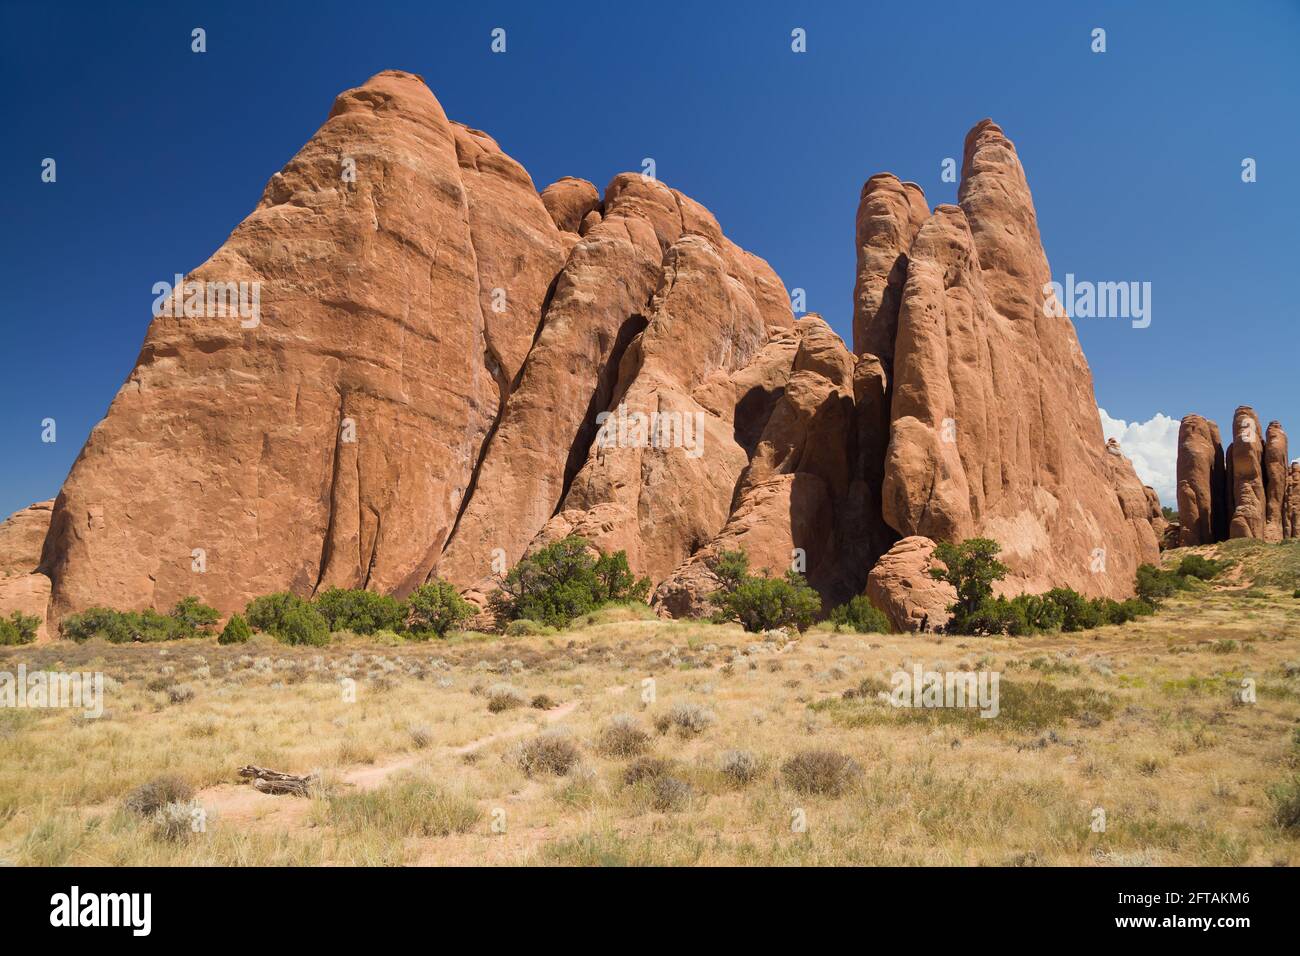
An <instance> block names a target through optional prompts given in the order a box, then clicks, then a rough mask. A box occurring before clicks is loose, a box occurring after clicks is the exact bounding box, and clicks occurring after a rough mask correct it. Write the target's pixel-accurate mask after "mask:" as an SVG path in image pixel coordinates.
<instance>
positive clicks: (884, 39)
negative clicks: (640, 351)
mask: <svg viewBox="0 0 1300 956" xmlns="http://www.w3.org/2000/svg"><path fill="white" fill-rule="evenodd" d="M194 27H202V28H204V29H205V30H206V31H207V43H208V52H206V53H204V54H194V53H192V52H191V51H190V31H191V30H192V29H193V28H194ZM495 27H502V28H504V29H505V30H506V38H507V52H506V53H505V54H493V53H492V52H491V51H490V46H489V45H490V34H491V31H492V30H493V28H495ZM796 27H799V28H803V29H804V30H806V32H807V52H806V53H804V54H796V53H793V52H792V51H791V48H790V33H791V30H793V29H794V28H796ZM1096 27H1101V28H1103V29H1105V30H1106V45H1107V50H1106V52H1105V53H1101V54H1098V53H1093V52H1092V51H1091V44H1092V38H1091V33H1092V31H1093V29H1094V28H1096ZM1297 51H1300V3H1297V2H1295V0H1258V2H1251V3H1240V4H1223V3H1218V2H1214V3H1211V2H1205V0H1181V2H1151V0H1147V2H1141V3H1134V2H1132V0H1126V2H1117V3H1098V2H1093V3H1083V2H1062V0H1054V2H1050V3H1045V2H1041V0H1037V2H1009V3H998V4H972V3H969V2H949V0H938V2H929V3H926V4H924V5H916V4H903V3H897V2H894V3H873V2H867V0H858V2H851V3H850V2H843V3H840V2H834V3H807V4H794V3H746V4H743V5H742V4H734V5H733V4H707V5H706V4H701V3H695V4H690V3H682V4H674V3H656V4H650V5H644V4H610V3H603V4H598V3H578V2H570V3H564V4H556V5H547V4H542V3H539V2H531V3H499V4H493V3H475V4H472V5H470V4H458V5H455V6H452V5H444V4H439V3H430V2H420V3H409V4H405V3H381V2H372V3H367V4H359V3H354V2H347V3H330V2H313V3H301V4H299V3H275V4H272V3H266V2H262V3H240V2H222V3H183V2H182V3H166V4H153V3H118V4H111V5H107V4H103V5H101V4H96V5H94V6H86V7H81V6H77V5H74V4H65V3H57V2H53V3H51V2H45V3H30V4H26V3H21V4H13V3H8V2H6V3H4V4H3V6H2V7H0V82H2V84H3V89H4V90H5V91H6V95H5V97H4V101H3V105H2V106H0V121H2V127H0V128H3V129H4V130H5V131H6V135H5V147H4V149H3V150H0V168H2V170H3V176H4V183H5V186H6V188H5V189H4V190H0V212H2V213H3V222H4V224H5V228H4V229H3V230H0V262H3V263H4V279H5V295H4V296H3V297H0V310H2V311H0V342H2V343H3V354H4V356H5V359H6V361H5V362H4V375H3V376H0V407H2V408H3V414H2V415H0V460H3V461H4V462H5V467H4V469H3V470H0V513H2V514H7V513H8V512H10V511H13V510H15V509H17V508H19V507H22V506H23V505H26V504H28V503H29V502H31V501H35V500H39V499H42V498H47V497H51V496H53V495H54V494H55V493H56V492H57V490H58V487H59V485H60V484H61V482H62V480H63V478H64V476H65V475H66V473H67V470H68V468H69V466H70V465H71V463H72V461H73V459H74V458H75V457H76V455H77V452H78V451H79V450H80V448H81V445H82V443H83V442H84V441H85V438H86V436H87V434H88V433H89V431H90V429H91V428H92V427H93V426H94V424H95V423H96V422H97V421H98V420H99V419H100V418H101V417H102V416H103V414H104V412H105V411H106V409H107V408H108V404H109V402H110V401H111V400H112V397H113V395H114V393H115V392H116V390H117V389H118V387H119V386H120V385H121V384H122V382H123V381H124V380H125V378H126V375H127V374H128V372H129V371H130V369H131V366H132V364H133V362H134V360H135V357H136V354H137V352H138V350H139V346H140V343H141V340H142V338H143V335H144V332H145V328H146V326H147V324H148V321H149V315H150V304H151V302H152V300H153V295H152V293H151V287H152V285H153V284H154V283H155V282H157V281H160V280H166V279H170V277H171V276H172V275H173V274H174V273H176V272H182V273H183V272H187V271H188V270H190V269H192V268H193V267H195V266H196V265H198V264H199V263H201V262H202V261H203V260H204V259H206V258H207V257H208V256H209V255H210V254H211V253H212V251H213V250H214V249H215V248H216V247H217V246H219V245H220V244H221V242H222V241H223V240H224V239H225V238H226V236H227V235H228V234H229V233H230V231H231V230H232V229H233V228H234V227H235V225H236V224H237V223H238V222H239V221H240V220H241V219H242V218H243V217H244V216H245V215H246V214H247V213H248V211H249V210H251V209H252V207H253V205H254V204H255V203H256V201H257V199H258V197H259V195H260V194H261V191H262V187H263V186H264V184H265V183H266V181H267V179H269V178H270V176H271V174H272V173H274V172H275V171H276V170H278V169H279V168H280V167H281V166H282V165H284V163H285V162H286V161H287V160H288V159H289V158H290V157H291V156H292V155H293V154H294V153H295V152H296V151H297V150H298V148H299V147H300V146H301V145H302V144H303V143H304V142H305V141H306V140H307V139H308V138H309V137H310V136H311V134H312V133H313V132H314V131H315V130H316V129H317V128H318V127H319V126H320V124H321V123H322V122H324V119H325V116H326V114H327V112H328V110H329V107H330V104H331V102H332V101H333V98H334V96H335V95H336V94H337V93H338V92H340V91H342V90H344V89H347V88H349V87H352V86H356V85H358V84H360V83H362V82H363V81H364V80H365V79H366V78H367V77H369V76H370V75H372V74H373V73H376V72H378V71H379V70H382V69H386V68H401V69H406V70H411V71H413V72H416V73H419V74H421V75H422V76H423V77H424V78H425V79H426V81H427V82H428V83H429V85H430V87H431V88H432V89H433V91H434V93H435V94H436V95H437V96H438V98H439V100H440V101H441V102H442V104H443V107H444V108H445V109H446V111H447V113H448V115H450V116H451V117H453V118H454V119H458V120H460V121H462V122H465V123H468V124H470V125H472V126H475V127H478V128H481V129H484V130H486V131H488V132H489V133H491V134H492V135H493V136H494V137H495V138H496V139H497V140H498V141H499V142H500V143H501V145H502V147H503V148H504V149H505V150H506V151H507V152H509V153H510V154H511V155H513V156H514V157H515V158H516V159H518V160H519V161H520V162H522V163H523V164H524V165H525V166H526V167H527V168H528V170H529V171H530V173H531V174H532V176H533V179H534V182H535V183H536V184H537V185H538V187H539V188H540V187H542V186H545V185H546V184H547V183H549V182H551V181H553V180H555V179H557V178H559V177H560V176H564V175H572V176H582V177H585V178H587V179H591V180H593V181H594V182H596V183H597V185H599V186H601V187H602V188H603V186H604V185H605V184H606V183H607V182H608V181H609V179H610V178H611V177H612V176H613V175H614V174H615V173H617V172H619V171H622V170H629V169H630V170H639V169H640V168H641V161H642V159H643V158H645V157H653V158H654V159H655V161H656V165H657V173H658V176H659V178H660V179H661V180H663V181H665V182H667V183H668V184H669V185H671V186H674V187H677V188H680V189H682V190H683V191H684V192H686V193H687V194H689V195H690V196H692V197H694V198H695V199H697V200H699V201H700V202H702V203H704V204H705V205H706V206H708V207H709V208H710V209H711V210H713V212H714V213H715V214H716V215H717V216H718V219H719V220H720V221H721V223H722V225H723V227H724V229H725V230H726V231H727V233H728V235H730V236H731V237H732V238H733V239H734V240H736V241H737V242H738V243H740V244H741V245H743V246H745V247H746V248H748V249H751V250H753V251H754V252H756V253H758V254H759V255H761V256H763V257H765V258H766V259H768V260H769V261H770V262H771V263H772V265H773V266H774V267H775V268H776V270H777V272H778V273H779V274H780V275H781V277H782V278H783V279H784V281H785V283H786V285H787V286H788V287H791V288H793V287H801V288H804V289H805V290H807V296H808V308H809V309H810V310H814V311H819V312H821V313H822V314H823V315H824V316H825V317H826V318H827V320H828V321H830V323H831V324H832V325H833V326H834V327H835V328H836V329H837V330H838V331H840V333H841V334H842V335H844V336H846V338H847V337H849V334H850V322H851V308H852V305H851V302H852V299H851V296H852V289H853V277H854V276H853V273H854V249H853V220H854V211H855V208H856V204H857V198H858V192H859V189H860V188H861V185H862V182H863V181H864V180H865V179H866V178H867V177H868V176H870V175H871V174H872V173H874V172H877V171H881V170H889V171H892V172H895V173H897V174H898V175H899V176H901V177H903V178H905V179H912V180H914V181H916V182H918V183H919V184H921V186H922V187H923V188H924V189H925V192H926V195H927V197H928V198H929V200H930V202H931V205H934V204H936V203H939V202H951V201H953V200H954V199H955V195H956V187H955V185H954V184H951V183H944V182H942V181H941V178H940V176H941V169H942V163H943V160H944V159H945V158H947V157H954V158H958V159H959V158H960V155H961V146H962V139H963V137H964V135H965V133H966V130H967V129H968V128H969V127H970V126H971V125H973V124H974V123H975V122H976V121H977V120H979V119H980V118H982V117H984V116H991V117H993V118H994V119H995V120H996V121H997V122H998V123H999V124H1001V125H1002V127H1003V128H1004V129H1005V130H1006V131H1007V133H1008V135H1009V136H1011V138H1012V139H1013V140H1015V142H1016V145H1017V148H1018V150H1019V152H1020V156H1021V159H1022V161H1023V162H1024V164H1025V167H1026V171H1027V174H1028V177H1029V182H1030V186H1031V188H1032V189H1033V193H1034V199H1035V203H1036V206H1037V209H1038V216H1039V224H1040V227H1041V229H1042V232H1043V236H1044V239H1045V244H1046V247H1047V253H1048V258H1049V260H1050V261H1051V263H1052V271H1053V274H1054V275H1055V276H1057V277H1063V276H1064V274H1065V273H1067V272H1072V273H1074V274H1075V276H1077V277H1079V278H1083V279H1091V280H1094V281H1102V280H1106V281H1122V280H1136V281H1147V282H1150V283H1151V284H1152V303H1151V305H1152V316H1151V317H1152V322H1151V325H1150V327H1149V328H1145V329H1134V328H1132V327H1131V324H1130V323H1129V322H1128V321H1127V320H1122V319H1119V320H1117V319H1080V320H1079V321H1078V325H1079V332H1080V337H1081V340H1082V342H1083V346H1084V350H1085V352H1086V353H1087V355H1088V359H1089V362H1090V364H1091V366H1092V370H1093V375H1094V379H1095V384H1096V390H1097V399H1098V403H1099V404H1100V405H1101V406H1102V407H1104V408H1105V409H1106V411H1107V412H1108V413H1109V414H1110V415H1111V416H1113V417H1114V418H1115V419H1119V420H1123V421H1126V422H1147V421H1149V420H1151V419H1153V417H1154V416H1156V415H1157V413H1163V414H1165V415H1168V416H1171V417H1172V418H1173V419H1175V420H1176V419H1178V418H1179V417H1181V416H1182V415H1184V414H1186V413H1188V412H1192V411H1195V412H1199V413H1201V414H1205V415H1208V416H1210V417H1211V418H1214V419H1215V420H1217V421H1218V422H1219V424H1220V426H1221V427H1222V428H1224V429H1225V430H1226V429H1227V428H1228V425H1229V423H1230V418H1231V414H1232V410H1233V408H1235V406H1236V405H1238V404H1251V405H1254V407H1255V408H1256V410H1257V411H1258V412H1259V414H1260V416H1261V418H1263V420H1264V421H1265V422H1267V421H1268V420H1270V419H1274V418H1276V419H1280V420H1281V421H1282V422H1283V424H1284V425H1287V426H1289V427H1290V429H1291V431H1292V435H1293V442H1294V444H1295V445H1296V446H1297V451H1300V399H1298V398H1297V391H1296V388H1295V371H1296V366H1297V355H1298V350H1297V341H1298V339H1297V333H1296V331H1295V325H1296V319H1297V309H1296V306H1295V302H1294V300H1293V299H1292V298H1291V297H1290V288H1289V287H1290V283H1291V281H1292V276H1293V274H1294V271H1295V267H1296V263H1297V261H1298V260H1300V255H1298V253H1300V232H1298V231H1297V223H1300V190H1298V189H1297V183H1296V174H1297V172H1298V171H1300V122H1298V121H1297V118H1298V117H1300V53H1298V52H1297ZM46 157H53V158H55V159H56V161H57V163H58V166H57V172H58V179H57V182H55V183H53V184H49V183H42V182H41V177H40V173H41V161H42V160H43V159H44V158H46ZM1245 157H1251V158H1254V159H1255V160H1256V162H1257V169H1258V181H1257V182H1255V183H1250V184H1246V183H1243V182H1242V181H1241V162H1242V159H1243V158H1245ZM46 418H53V419H55V421H56V422H57V441H56V442H54V443H52V444H50V443H43V442H42V441H41V433H42V427H41V423H42V420H43V419H46ZM1159 424H1160V423H1159V421H1157V422H1156V426H1157V427H1152V428H1148V429H1145V430H1141V429H1140V430H1136V431H1135V430H1132V429H1130V436H1131V439H1132V444H1133V447H1132V448H1130V449H1129V450H1130V453H1131V454H1134V455H1135V457H1136V456H1137V454H1138V453H1142V454H1147V455H1150V456H1151V457H1152V459H1153V461H1154V462H1155V464H1153V465H1152V466H1151V467H1161V468H1165V469H1166V470H1171V469H1172V461H1163V460H1162V459H1161V454H1162V452H1161V449H1162V448H1163V447H1164V445H1167V444H1168V443H1169V438H1168V434H1167V431H1168V430H1167V428H1166V429H1164V430H1163V431H1162V429H1161V428H1160V427H1158V426H1159ZM1156 432H1161V433H1162V435H1163V437H1161V438H1159V439H1156V438H1152V437H1151V435H1152V434H1155V433H1156ZM1147 433H1150V434H1147ZM1144 434H1146V437H1145V438H1144V437H1143V435H1144ZM1143 442H1147V443H1148V444H1150V443H1152V442H1154V443H1155V444H1154V445H1153V446H1152V447H1145V446H1142V443H1143ZM1162 442H1163V443H1164V445H1162V444H1161V443H1162ZM1140 446H1141V447H1140ZM1166 503H1170V504H1172V502H1170V501H1167V502H1166Z"/></svg>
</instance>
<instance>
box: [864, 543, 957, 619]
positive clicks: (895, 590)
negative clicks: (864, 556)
mask: <svg viewBox="0 0 1300 956" xmlns="http://www.w3.org/2000/svg"><path fill="white" fill-rule="evenodd" d="M934 549H935V543H934V542H933V541H931V540H930V539H929V538H926V537H923V536H921V535H910V536H908V537H906V538H903V539H902V540H900V541H898V542H897V543H896V544H895V545H894V546H893V547H892V548H890V549H889V551H888V552H886V554H885V555H884V556H883V557H882V558H881V559H880V560H879V561H877V562H876V565H875V567H873V568H872V569H871V573H870V574H869V575H867V598H868V599H869V600H870V601H871V603H872V604H873V605H874V606H875V607H876V608H877V609H879V610H880V611H881V612H883V613H884V615H885V616H886V617H887V618H889V623H890V625H891V626H892V627H893V628H894V630H896V631H903V632H913V633H915V632H926V631H937V630H940V629H942V628H943V626H944V625H945V624H947V623H948V619H949V617H951V615H950V614H949V613H948V608H949V607H951V606H952V605H953V604H954V603H956V601H957V591H956V589H954V588H953V586H952V585H951V584H949V583H948V582H946V581H937V580H935V579H934V578H933V577H931V575H930V570H931V568H932V567H933V566H934V560H933V558H934Z"/></svg>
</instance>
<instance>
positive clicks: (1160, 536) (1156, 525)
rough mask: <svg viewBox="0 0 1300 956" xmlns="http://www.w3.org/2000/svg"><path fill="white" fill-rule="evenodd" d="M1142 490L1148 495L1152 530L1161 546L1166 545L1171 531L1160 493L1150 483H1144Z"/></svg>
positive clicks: (1148, 511)
mask: <svg viewBox="0 0 1300 956" xmlns="http://www.w3.org/2000/svg"><path fill="white" fill-rule="evenodd" d="M1142 490H1143V491H1144V492H1145V493H1146V496H1147V517H1148V520H1149V521H1150V522H1151V530H1152V531H1154V532H1155V535H1156V541H1157V542H1158V543H1159V545H1160V548H1161V549H1163V548H1164V547H1165V544H1164V540H1165V535H1166V534H1167V533H1168V531H1169V519H1168V518H1166V517H1165V513H1164V509H1162V508H1161V507H1160V495H1159V494H1158V493H1157V492H1156V490H1155V489H1154V488H1152V487H1151V486H1150V485H1143V486H1142Z"/></svg>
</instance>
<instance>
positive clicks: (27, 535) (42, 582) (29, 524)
mask: <svg viewBox="0 0 1300 956" xmlns="http://www.w3.org/2000/svg"><path fill="white" fill-rule="evenodd" d="M53 509H54V502H53V501H38V502H37V503H36V504H34V505H28V506H27V507H26V508H23V509H22V510H21V511H16V512H14V513H13V514H12V515H10V516H9V517H8V518H6V519H5V520H4V521H3V522H0V617H8V616H9V615H10V614H12V613H13V612H14V611H21V612H22V613H23V614H30V615H33V616H35V617H39V618H40V619H41V626H40V628H39V629H38V630H37V633H36V639H37V640H44V639H45V638H46V637H48V635H49V628H48V627H47V623H46V619H47V614H48V612H49V603H50V579H49V578H48V577H46V576H45V575H44V574H40V573H39V572H37V571H36V566H37V565H38V564H40V560H41V548H42V546H43V545H44V543H45V536H46V533H47V532H48V531H49V528H50V516H51V514H52V513H53Z"/></svg>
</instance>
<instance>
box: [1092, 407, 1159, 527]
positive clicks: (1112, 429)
mask: <svg viewBox="0 0 1300 956" xmlns="http://www.w3.org/2000/svg"><path fill="white" fill-rule="evenodd" d="M1097 411H1098V412H1100V413H1101V430H1102V434H1104V435H1105V436H1106V437H1107V438H1113V439H1115V440H1116V441H1117V442H1119V447H1120V448H1121V449H1122V450H1123V452H1124V454H1125V455H1127V456H1128V457H1129V458H1130V459H1132V461H1133V470H1134V471H1136V472H1137V476H1138V477H1139V478H1140V479H1142V484H1144V485H1150V486H1151V487H1152V488H1154V489H1155V490H1156V494H1158V495H1159V496H1160V503H1161V504H1162V505H1167V506H1168V507H1170V508H1176V507H1178V502H1177V493H1176V492H1175V490H1174V489H1175V487H1176V486H1177V477H1176V471H1177V466H1178V420H1177V419H1175V418H1170V417H1169V416H1168V415H1165V414H1163V413H1162V412H1156V414H1155V416H1154V417H1153V418H1152V419H1151V420H1150V421H1145V422H1126V421H1124V420H1123V419H1119V418H1111V417H1110V416H1109V415H1107V414H1106V409H1104V408H1098V409H1097Z"/></svg>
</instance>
